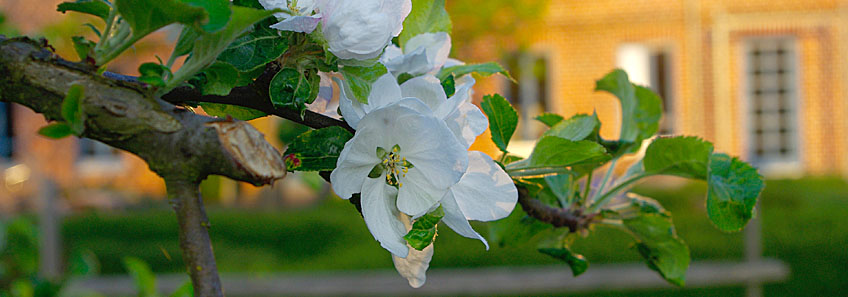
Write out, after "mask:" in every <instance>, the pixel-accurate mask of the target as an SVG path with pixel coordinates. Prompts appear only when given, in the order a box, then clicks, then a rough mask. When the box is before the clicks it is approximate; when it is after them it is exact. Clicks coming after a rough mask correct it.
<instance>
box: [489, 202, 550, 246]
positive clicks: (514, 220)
mask: <svg viewBox="0 0 848 297" xmlns="http://www.w3.org/2000/svg"><path fill="white" fill-rule="evenodd" d="M487 225H488V226H489V242H492V243H496V244H498V246H501V247H503V246H518V245H521V244H526V243H528V242H529V241H531V240H533V238H534V237H536V236H537V235H539V234H540V233H542V232H544V231H548V230H552V229H553V228H552V227H551V225H548V224H547V223H543V222H540V221H539V220H536V219H534V218H532V217H529V216H527V213H525V212H524V211H523V210H522V209H521V208H520V207H516V208H515V209H514V210H513V211H512V213H510V214H509V216H507V217H506V218H503V219H500V220H497V221H494V222H489V223H488V224H487Z"/></svg>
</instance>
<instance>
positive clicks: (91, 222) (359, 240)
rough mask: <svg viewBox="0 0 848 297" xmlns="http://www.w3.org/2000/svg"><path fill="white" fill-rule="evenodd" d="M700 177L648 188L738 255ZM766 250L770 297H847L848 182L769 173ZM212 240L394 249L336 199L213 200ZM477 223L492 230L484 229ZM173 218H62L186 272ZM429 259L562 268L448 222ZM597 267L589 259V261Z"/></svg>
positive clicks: (617, 252) (73, 244)
mask: <svg viewBox="0 0 848 297" xmlns="http://www.w3.org/2000/svg"><path fill="white" fill-rule="evenodd" d="M705 190H706V187H705V184H704V183H688V184H685V185H684V186H682V187H679V188H674V189H663V188H659V187H650V186H642V187H640V188H638V189H636V192H638V193H640V194H643V195H645V196H649V197H654V198H655V199H657V200H659V201H660V202H661V203H662V204H663V205H664V206H665V207H666V208H667V209H668V210H670V211H671V212H672V213H673V215H674V222H675V225H676V226H677V228H678V233H679V234H680V235H681V237H683V238H684V240H686V242H687V243H688V244H689V245H690V249H691V254H692V257H693V259H694V260H695V261H697V260H741V259H742V255H743V247H742V241H743V238H742V235H741V234H739V233H736V234H726V233H722V232H721V231H718V230H717V229H715V228H714V227H713V226H712V225H711V223H710V222H709V220H708V219H707V217H706V213H705V211H704V198H703V197H704V195H705ZM761 203H762V204H761V218H762V220H763V230H764V231H763V240H764V242H763V244H764V249H765V251H764V253H765V256H767V257H773V258H779V259H781V260H783V261H784V262H786V263H787V264H789V265H790V267H791V271H792V274H791V276H790V279H789V280H788V281H787V282H785V283H781V284H771V285H767V286H766V288H765V295H766V296H840V295H842V294H844V292H848V250H846V246H848V232H846V231H848V216H846V214H848V212H846V210H848V184H846V182H845V181H843V180H842V179H839V178H804V179H799V180H770V181H768V182H767V187H766V191H765V192H764V193H763V196H762V199H761ZM209 215H210V219H211V224H212V228H211V231H210V232H211V237H212V241H213V244H214V245H215V254H216V257H217V259H218V265H219V268H220V269H221V271H225V272H244V273H250V274H264V273H269V272H276V271H314V270H348V269H349V270H356V269H380V268H383V269H391V268H392V264H391V259H390V257H389V254H388V253H387V252H386V251H385V250H383V249H382V248H380V246H379V244H378V243H377V242H376V241H374V239H373V238H372V237H371V235H370V234H369V233H368V230H367V228H366V227H365V224H364V222H363V221H362V219H361V218H360V217H359V214H358V213H357V212H356V210H355V209H354V207H353V206H351V205H350V204H348V203H347V202H346V201H343V200H341V199H338V198H331V199H328V200H327V201H325V202H323V203H320V204H319V205H317V206H315V207H312V208H306V209H294V210H276V211H266V210H242V209H219V208H214V207H213V208H210V210H209ZM476 229H477V230H478V231H480V232H481V233H485V231H486V227H485V226H484V225H477V226H476ZM176 231H177V224H176V219H175V218H174V216H173V214H172V213H171V211H170V209H168V208H167V207H165V206H164V205H163V206H162V207H161V208H157V209H148V210H141V211H132V212H126V213H97V212H91V213H84V214H78V215H74V216H72V217H69V218H67V219H66V220H65V222H64V225H63V234H64V236H65V242H66V248H67V249H68V250H73V249H75V248H87V249H90V250H92V251H94V253H95V254H96V255H97V257H98V258H99V260H100V261H101V263H102V271H103V273H105V274H121V273H124V271H123V268H122V264H121V259H122V258H123V257H125V256H135V257H138V258H141V259H143V260H145V261H147V262H148V263H150V265H151V267H153V269H154V271H157V272H182V271H184V267H183V266H182V262H181V260H180V251H179V246H178V242H177V232H176ZM440 231H441V232H440V233H439V238H438V240H437V241H436V253H435V256H434V258H433V262H432V265H431V267H433V268H443V267H481V266H496V265H539V264H559V262H557V261H556V260H554V259H552V258H549V257H547V256H545V255H542V254H539V253H537V252H536V251H535V248H534V246H533V245H526V246H519V247H498V246H495V245H493V246H492V248H491V249H490V250H489V251H488V252H487V251H486V250H485V249H484V247H483V245H482V244H481V243H480V242H478V241H474V240H470V239H465V238H461V237H459V236H458V235H456V234H455V233H453V232H452V231H448V229H447V228H443V229H440ZM630 243H631V240H630V239H629V238H628V237H627V236H625V234H623V233H621V232H619V231H617V230H613V229H608V228H598V229H597V230H595V232H593V234H592V235H591V236H590V237H589V238H586V239H581V240H579V241H578V242H577V243H576V244H575V250H576V251H578V252H580V253H583V254H584V255H585V256H586V257H587V258H588V259H589V261H590V263H613V262H634V261H639V257H638V256H637V254H636V253H635V252H634V251H632V250H631V249H630V248H629V247H630ZM589 269H591V264H590V268H589ZM658 295H661V296H669V295H673V296H744V289H742V288H741V287H738V288H709V289H701V288H693V289H683V290H659V291H639V292H595V293H592V294H587V295H576V296H658Z"/></svg>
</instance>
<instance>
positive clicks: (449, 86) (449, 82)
mask: <svg viewBox="0 0 848 297" xmlns="http://www.w3.org/2000/svg"><path fill="white" fill-rule="evenodd" d="M404 74H407V73H404ZM398 80H400V77H398ZM399 84H402V83H400V82H399ZM441 84H442V89H444V90H445V96H447V97H448V98H450V97H451V96H453V94H455V93H456V80H455V79H454V77H453V75H448V77H447V78H445V79H443V80H442V81H441Z"/></svg>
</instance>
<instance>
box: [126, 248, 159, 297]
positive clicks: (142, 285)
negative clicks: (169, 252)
mask: <svg viewBox="0 0 848 297" xmlns="http://www.w3.org/2000/svg"><path fill="white" fill-rule="evenodd" d="M124 268H126V269H127V272H129V274H130V276H131V277H132V278H133V280H134V281H135V286H136V289H137V290H138V296H140V297H155V296H157V294H156V276H155V275H154V274H153V271H151V270H150V266H148V265H147V263H145V262H144V261H142V260H140V259H138V258H133V257H126V258H124Z"/></svg>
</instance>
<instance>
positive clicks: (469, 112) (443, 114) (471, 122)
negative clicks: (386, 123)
mask: <svg viewBox="0 0 848 297" xmlns="http://www.w3.org/2000/svg"><path fill="white" fill-rule="evenodd" d="M336 82H337V83H338V84H339V85H340V86H342V85H343V83H344V82H342V81H341V80H338V79H337V80H336ZM473 85H474V79H472V78H470V77H469V79H468V80H465V81H464V83H463V84H460V85H457V87H456V91H455V92H454V95H453V96H451V97H450V98H447V96H446V95H445V91H444V89H443V88H442V85H441V84H440V82H439V80H438V79H437V78H436V77H434V76H432V75H422V76H419V77H415V78H412V79H410V80H408V81H406V82H404V83H403V84H402V85H398V84H397V80H396V79H395V77H394V76H392V75H390V74H386V75H383V76H382V77H380V78H379V79H377V81H376V82H375V83H374V84H373V85H372V86H371V95H369V97H368V104H362V103H361V102H359V101H357V100H356V99H353V97H352V96H348V95H347V94H346V93H347V92H346V91H345V88H344V87H342V88H340V89H341V92H340V94H339V109H340V110H341V112H342V116H343V117H344V119H345V121H347V123H348V125H350V126H351V127H353V128H354V129H357V126H358V124H359V121H360V119H362V117H364V116H365V115H366V114H368V113H369V112H371V111H372V110H376V109H379V108H380V107H383V106H386V105H389V104H392V103H395V102H397V101H399V100H400V99H401V98H406V97H414V98H418V99H420V100H421V101H422V102H424V104H426V105H427V106H428V107H429V108H430V110H432V111H433V115H434V116H436V117H437V118H439V119H441V120H443V121H444V122H445V124H446V125H447V126H448V128H449V129H450V130H451V131H452V132H453V133H454V135H455V136H456V138H457V139H458V140H459V141H460V142H461V143H462V144H463V145H464V146H465V147H466V148H468V147H470V146H471V144H472V143H474V140H475V139H476V138H477V136H478V135H480V134H482V133H483V132H484V131H486V127H487V126H488V124H489V122H488V120H487V119H486V116H485V115H483V112H481V111H480V109H479V108H478V107H477V106H476V105H474V104H473V103H471V87H472V86H473ZM385 93H391V94H392V95H391V96H385V95H384V94H385Z"/></svg>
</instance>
